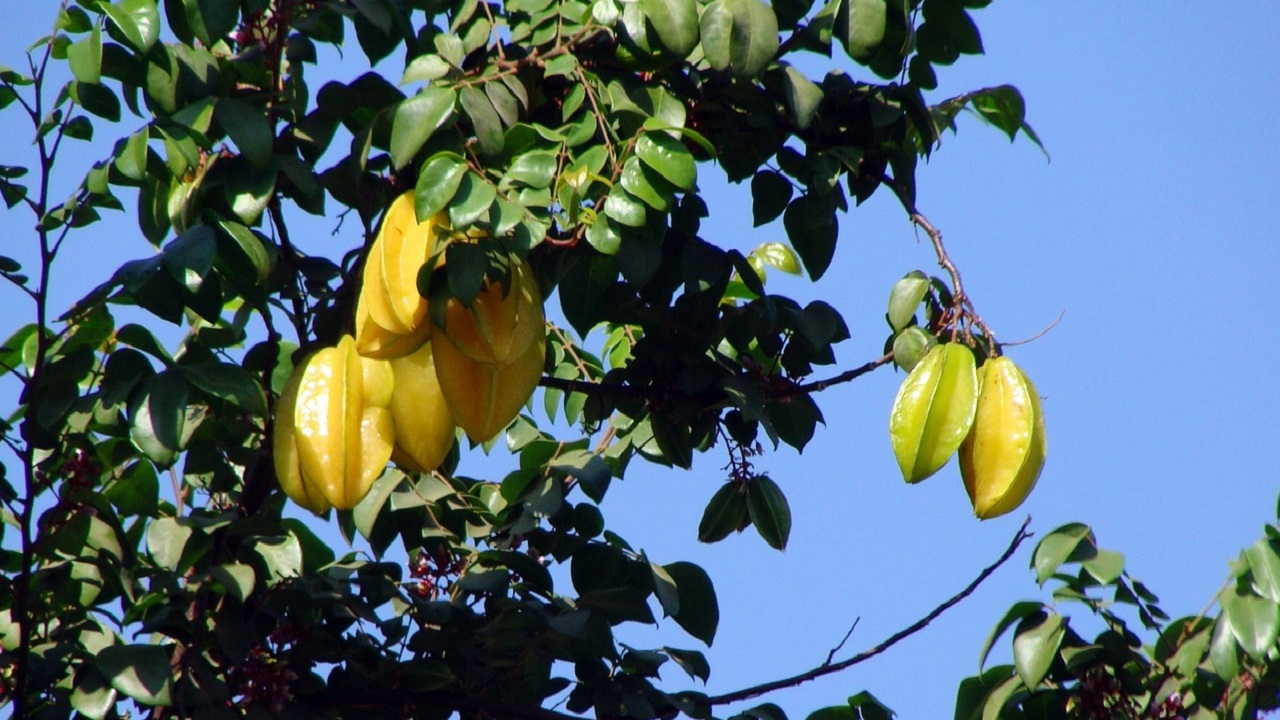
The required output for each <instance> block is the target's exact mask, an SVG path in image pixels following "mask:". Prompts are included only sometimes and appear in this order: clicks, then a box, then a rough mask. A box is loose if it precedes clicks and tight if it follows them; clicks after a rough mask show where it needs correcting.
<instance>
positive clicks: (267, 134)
mask: <svg viewBox="0 0 1280 720" xmlns="http://www.w3.org/2000/svg"><path fill="white" fill-rule="evenodd" d="M213 113H214V118H215V119H216V120H217V121H218V124H219V125H221V126H222V129H223V130H226V131H227V136H228V137H230V138H231V141H232V142H234V143H235V144H236V147H238V148H240V152H241V153H243V154H244V156H245V158H247V159H248V160H249V162H251V163H253V164H254V166H255V167H258V168H266V167H267V165H268V164H270V162H271V154H272V150H273V147H272V145H273V143H274V138H273V137H272V134H271V121H270V120H268V119H267V110H266V108H263V107H255V106H253V105H250V104H249V103H246V102H243V101H241V100H237V99H235V98H230V97H222V98H218V102H217V104H216V105H215V106H214V111H213Z"/></svg>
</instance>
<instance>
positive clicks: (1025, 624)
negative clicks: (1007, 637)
mask: <svg viewBox="0 0 1280 720" xmlns="http://www.w3.org/2000/svg"><path fill="white" fill-rule="evenodd" d="M1065 633H1066V624H1065V623H1064V622H1063V619H1062V616H1061V615H1059V614H1057V613H1053V614H1049V613H1046V612H1045V611H1044V610H1040V611H1038V612H1036V613H1034V614H1031V615H1028V616H1026V617H1024V618H1023V619H1022V621H1021V622H1019V623H1018V630H1017V632H1015V633H1014V636H1013V666H1014V669H1016V670H1017V672H1018V677H1019V678H1021V679H1022V684H1023V685H1025V686H1026V687H1028V688H1035V687H1037V686H1039V685H1040V681H1041V680H1043V679H1044V676H1045V674H1046V673H1048V672H1049V666H1050V665H1052V664H1053V658H1054V656H1055V655H1057V654H1058V648H1059V647H1060V646H1061V645H1062V638H1063V636H1064V635H1065Z"/></svg>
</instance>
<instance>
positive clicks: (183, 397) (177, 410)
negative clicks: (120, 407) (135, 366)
mask: <svg viewBox="0 0 1280 720" xmlns="http://www.w3.org/2000/svg"><path fill="white" fill-rule="evenodd" d="M129 418H130V426H129V437H130V439H132V440H133V444H134V445H135V446H136V447H137V448H138V449H139V450H141V451H142V453H143V454H144V455H146V456H147V457H148V458H150V459H151V460H152V462H154V463H156V464H157V465H159V466H161V467H168V466H170V465H172V464H173V463H174V461H176V460H177V459H178V454H179V453H180V452H182V449H183V448H184V447H186V442H187V440H188V439H189V438H190V437H191V433H192V432H193V431H194V429H195V428H194V426H193V427H190V428H188V427H187V422H188V420H189V419H191V418H190V415H189V413H188V408H187V381H186V380H185V379H184V378H183V377H182V375H180V374H178V373H175V372H172V371H165V372H162V373H160V374H159V375H155V376H152V377H149V378H147V379H146V380H144V381H142V384H141V385H140V386H139V387H138V388H137V389H135V390H134V392H133V396H132V397H131V398H130V402H129Z"/></svg>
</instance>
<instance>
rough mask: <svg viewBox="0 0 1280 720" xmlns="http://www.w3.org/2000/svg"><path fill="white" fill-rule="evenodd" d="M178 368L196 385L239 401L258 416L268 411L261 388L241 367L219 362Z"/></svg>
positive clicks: (227, 398)
mask: <svg viewBox="0 0 1280 720" xmlns="http://www.w3.org/2000/svg"><path fill="white" fill-rule="evenodd" d="M178 369H179V370H181V371H182V374H183V375H185V376H186V378H187V380H188V381H189V382H190V383H191V384H192V385H194V386H196V387H197V388H200V389H201V390H203V391H205V392H206V393H209V394H210V395H212V396H213V397H215V398H218V399H219V400H225V401H227V402H229V403H232V404H235V405H238V406H240V407H242V408H244V409H245V410H248V411H249V412H251V413H253V414H254V415H256V416H258V417H265V416H266V414H267V400H266V396H265V395H263V393H262V388H261V387H260V386H259V385H258V382H257V381H256V380H254V378H253V376H252V375H250V374H249V373H248V372H247V371H246V370H245V369H244V368H242V367H240V366H239V365H232V364H230V363H221V362H206V363H197V364H193V365H179V366H178Z"/></svg>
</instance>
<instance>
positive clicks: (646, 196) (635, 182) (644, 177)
mask: <svg viewBox="0 0 1280 720" xmlns="http://www.w3.org/2000/svg"><path fill="white" fill-rule="evenodd" d="M646 170H647V169H646V168H645V166H644V165H642V164H641V162H640V161H639V159H637V158H635V157H631V158H628V159H627V162H626V163H625V164H624V165H623V168H622V178H621V181H620V182H621V185H622V187H623V188H624V189H626V191H627V192H628V193H631V194H632V195H633V196H635V197H637V198H639V199H640V200H642V201H644V204H646V205H648V206H649V207H651V208H653V209H654V210H657V211H658V212H664V213H665V212H667V211H668V210H670V209H671V206H672V204H673V202H674V200H675V196H674V188H673V187H672V186H671V184H670V183H668V182H667V181H666V180H663V179H662V177H661V176H659V175H656V174H654V173H653V171H651V170H649V171H647V172H646Z"/></svg>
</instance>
